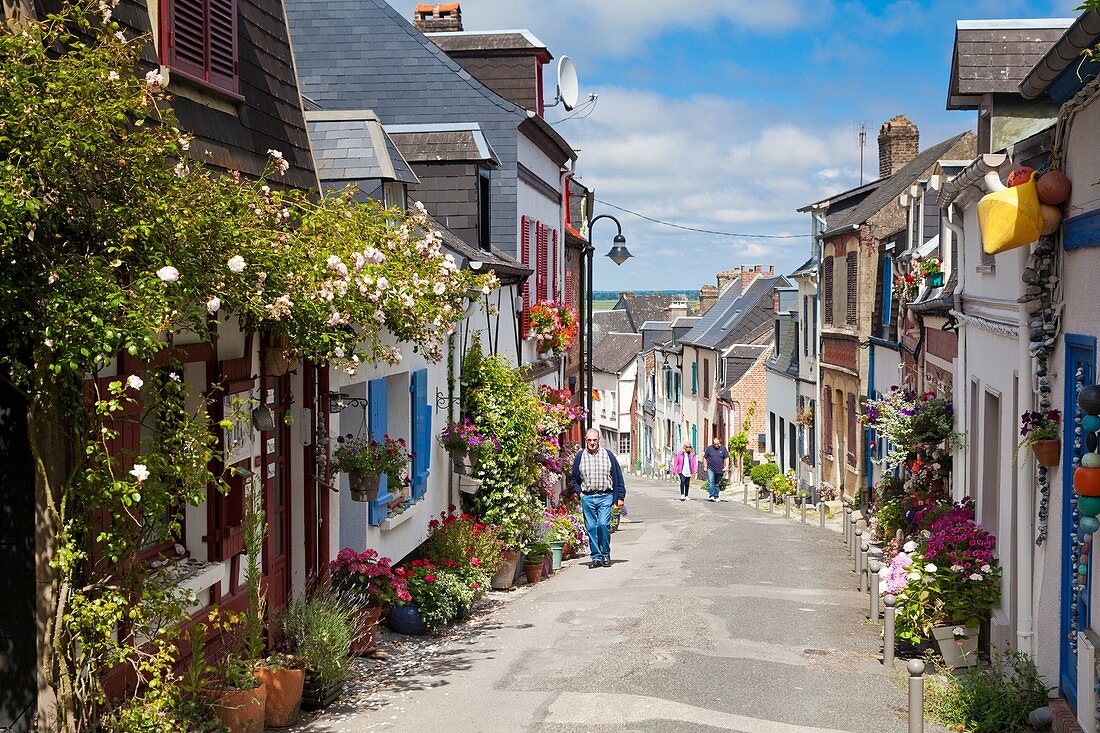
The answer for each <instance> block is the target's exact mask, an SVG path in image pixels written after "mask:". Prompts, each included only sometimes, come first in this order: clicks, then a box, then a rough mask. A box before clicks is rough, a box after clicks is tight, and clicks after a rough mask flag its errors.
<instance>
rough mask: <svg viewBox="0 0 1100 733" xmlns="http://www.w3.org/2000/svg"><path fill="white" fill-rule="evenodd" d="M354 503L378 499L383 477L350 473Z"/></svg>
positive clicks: (349, 480) (349, 479)
mask: <svg viewBox="0 0 1100 733" xmlns="http://www.w3.org/2000/svg"><path fill="white" fill-rule="evenodd" d="M348 482H349V483H350V485H351V498H352V501H368V502H369V501H374V500H375V499H377V498H378V487H379V486H381V484H382V477H381V476H380V475H378V474H371V475H368V474H364V473H349V474H348Z"/></svg>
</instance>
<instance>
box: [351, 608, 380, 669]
mask: <svg viewBox="0 0 1100 733" xmlns="http://www.w3.org/2000/svg"><path fill="white" fill-rule="evenodd" d="M355 615H356V616H358V617H359V628H361V629H362V632H361V633H360V634H359V636H358V637H356V639H355V641H353V642H352V643H351V653H352V654H354V655H355V656H357V657H360V656H363V655H364V654H373V653H374V652H376V651H378V647H377V646H375V640H376V638H377V636H378V619H380V618H382V609H381V608H379V607H378V606H371V607H370V608H360V609H359V610H358V611H356V612H355Z"/></svg>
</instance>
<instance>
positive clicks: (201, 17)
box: [162, 0, 239, 94]
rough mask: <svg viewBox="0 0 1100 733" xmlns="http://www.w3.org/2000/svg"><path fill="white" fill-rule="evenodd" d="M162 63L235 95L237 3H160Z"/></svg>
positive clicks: (204, 0)
mask: <svg viewBox="0 0 1100 733" xmlns="http://www.w3.org/2000/svg"><path fill="white" fill-rule="evenodd" d="M162 11H163V12H162V16H163V21H162V23H163V28H164V41H165V43H164V44H163V46H164V48H165V53H164V58H163V61H164V63H165V64H166V65H167V66H168V67H169V68H171V69H172V70H173V71H178V72H180V73H182V74H184V75H185V76H188V77H190V78H192V79H195V80H197V81H202V82H206V83H208V84H210V85H212V86H215V87H218V88H219V89H224V90H226V91H228V92H232V93H233V94H236V93H237V91H238V86H239V85H238V80H237V0H164V3H163V7H162Z"/></svg>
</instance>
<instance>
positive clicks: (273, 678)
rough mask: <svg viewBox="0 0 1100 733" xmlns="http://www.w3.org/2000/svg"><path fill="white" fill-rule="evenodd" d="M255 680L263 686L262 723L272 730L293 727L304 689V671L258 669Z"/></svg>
mask: <svg viewBox="0 0 1100 733" xmlns="http://www.w3.org/2000/svg"><path fill="white" fill-rule="evenodd" d="M256 678H257V679H258V680H260V682H261V684H263V686H264V690H265V691H266V692H265V694H266V695H267V698H266V700H265V702H264V723H265V724H266V725H269V726H271V727H274V728H282V727H284V726H288V725H293V724H294V722H295V721H296V720H297V719H298V709H299V707H301V704H302V690H303V689H304V687H305V682H306V671H305V670H304V669H278V668H269V667H258V668H257V669H256Z"/></svg>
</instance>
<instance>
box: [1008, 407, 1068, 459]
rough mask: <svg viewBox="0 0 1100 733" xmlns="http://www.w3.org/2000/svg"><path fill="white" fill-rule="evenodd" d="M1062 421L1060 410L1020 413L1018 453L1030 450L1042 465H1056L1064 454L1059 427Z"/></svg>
mask: <svg viewBox="0 0 1100 733" xmlns="http://www.w3.org/2000/svg"><path fill="white" fill-rule="evenodd" d="M1061 422H1062V412H1061V411H1060V410H1048V411H1047V412H1025V413H1023V414H1022V415H1020V423H1021V424H1020V444H1019V446H1018V447H1017V449H1016V450H1017V454H1019V451H1020V450H1021V449H1022V450H1023V451H1024V453H1025V454H1026V453H1027V451H1028V450H1030V451H1031V452H1032V453H1034V454H1035V460H1036V461H1038V463H1039V465H1040V466H1046V467H1047V468H1054V467H1056V466H1057V465H1058V463H1059V458H1060V456H1061V454H1062V441H1061V439H1060V435H1059V428H1058V426H1059V424H1060V423H1061ZM1025 457H1026V456H1025Z"/></svg>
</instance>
